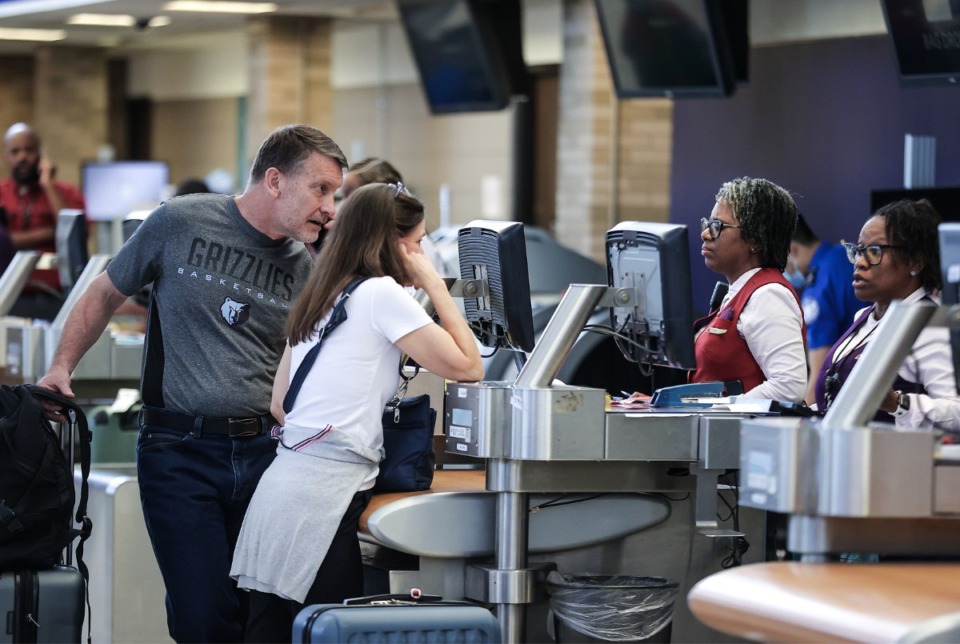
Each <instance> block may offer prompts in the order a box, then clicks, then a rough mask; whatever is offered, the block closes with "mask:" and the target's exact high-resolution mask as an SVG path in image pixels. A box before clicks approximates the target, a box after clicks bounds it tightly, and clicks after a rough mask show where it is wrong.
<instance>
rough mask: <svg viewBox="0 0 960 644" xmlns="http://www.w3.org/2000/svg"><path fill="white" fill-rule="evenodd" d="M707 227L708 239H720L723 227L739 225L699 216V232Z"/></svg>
mask: <svg viewBox="0 0 960 644" xmlns="http://www.w3.org/2000/svg"><path fill="white" fill-rule="evenodd" d="M708 228H709V229H710V239H713V240H717V239H720V233H722V232H723V229H724V228H740V226H735V225H734V224H728V223H726V222H723V221H720V220H719V219H707V218H706V217H701V218H700V232H701V233H702V232H703V231H705V230H706V229H708Z"/></svg>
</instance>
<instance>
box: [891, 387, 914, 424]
mask: <svg viewBox="0 0 960 644" xmlns="http://www.w3.org/2000/svg"><path fill="white" fill-rule="evenodd" d="M893 393H895V394H897V408H896V409H894V410H893V417H894V418H899V417H900V416H903V415H904V414H905V413H907V412H908V411H910V396H908V395H907V394H905V393H903V392H902V391H899V390H898V391H894V392H893Z"/></svg>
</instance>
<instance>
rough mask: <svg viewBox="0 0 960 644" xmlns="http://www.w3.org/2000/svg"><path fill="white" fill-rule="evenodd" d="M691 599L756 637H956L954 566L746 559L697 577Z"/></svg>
mask: <svg viewBox="0 0 960 644" xmlns="http://www.w3.org/2000/svg"><path fill="white" fill-rule="evenodd" d="M689 604H690V607H691V610H692V611H693V614H694V615H696V617H697V618H698V619H700V620H701V621H703V622H704V623H705V624H708V625H709V626H711V627H713V628H716V629H718V630H721V631H724V632H726V633H730V634H732V635H736V636H738V637H742V638H744V639H749V640H756V641H764V642H825V641H830V642H840V641H842V642H904V643H906V642H957V641H960V564H958V563H909V564H908V563H874V564H852V563H820V564H815V563H798V562H768V563H759V564H752V565H749V566H743V567H741V568H735V569H732V570H725V571H723V572H719V573H717V574H715V575H712V576H711V577H708V578H706V579H704V580H703V581H701V582H699V583H698V584H697V585H696V586H694V588H693V590H692V591H691V592H690V595H689Z"/></svg>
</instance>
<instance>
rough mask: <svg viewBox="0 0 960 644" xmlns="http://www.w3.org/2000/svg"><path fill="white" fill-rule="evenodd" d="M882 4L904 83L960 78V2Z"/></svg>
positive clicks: (898, 0) (910, 0)
mask: <svg viewBox="0 0 960 644" xmlns="http://www.w3.org/2000/svg"><path fill="white" fill-rule="evenodd" d="M881 4H882V5H883V15H884V18H885V19H886V21H887V32H888V33H889V34H890V40H891V42H892V43H893V51H894V54H895V55H896V59H897V69H898V70H899V72H900V80H901V82H902V83H903V84H905V85H914V84H920V85H924V84H956V83H958V82H960V44H958V38H960V3H958V2H957V1H956V0H882V2H881Z"/></svg>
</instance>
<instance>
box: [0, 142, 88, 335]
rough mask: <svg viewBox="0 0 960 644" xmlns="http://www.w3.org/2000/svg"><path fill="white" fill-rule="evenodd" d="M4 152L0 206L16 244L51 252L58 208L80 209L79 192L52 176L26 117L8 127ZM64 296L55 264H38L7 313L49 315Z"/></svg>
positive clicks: (53, 168)
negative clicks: (6, 172)
mask: <svg viewBox="0 0 960 644" xmlns="http://www.w3.org/2000/svg"><path fill="white" fill-rule="evenodd" d="M3 157H4V160H5V161H6V162H7V166H8V167H9V168H10V177H9V178H7V179H3V180H2V181H0V207H2V209H3V210H4V211H5V213H6V222H5V223H6V227H7V230H8V231H9V232H10V237H11V239H12V240H13V245H14V248H16V249H17V250H36V251H38V252H54V251H55V247H54V232H55V230H56V227H57V214H58V213H59V212H60V210H61V209H63V208H76V209H80V210H83V208H84V203H83V193H81V192H80V190H79V189H77V188H76V187H74V186H72V185H70V184H68V183H65V182H63V181H56V179H55V177H56V166H54V165H53V163H52V162H51V161H50V159H48V158H46V157H45V156H44V155H43V154H42V148H41V142H40V136H39V135H38V134H37V132H36V131H35V130H34V129H33V128H32V127H30V126H29V125H27V124H26V123H14V124H13V125H11V126H10V128H9V129H8V130H7V132H6V134H5V135H4V137H3ZM62 302H63V293H62V289H61V285H60V276H59V273H58V272H57V269H55V268H52V269H38V270H36V271H34V272H33V274H32V275H31V276H30V280H29V282H28V283H27V286H26V287H25V288H24V290H23V294H22V295H21V296H20V298H19V299H18V300H17V302H16V303H15V304H14V306H13V309H12V310H11V311H10V315H16V316H21V317H28V318H39V319H44V320H52V319H53V318H54V317H56V315H57V312H58V311H59V310H60V305H61V303H62Z"/></svg>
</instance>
